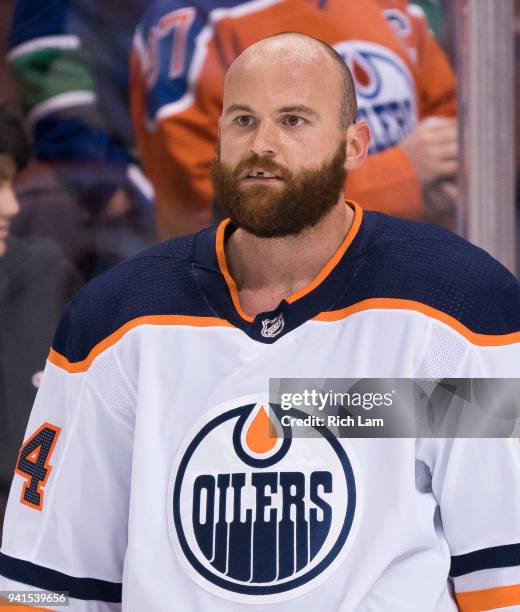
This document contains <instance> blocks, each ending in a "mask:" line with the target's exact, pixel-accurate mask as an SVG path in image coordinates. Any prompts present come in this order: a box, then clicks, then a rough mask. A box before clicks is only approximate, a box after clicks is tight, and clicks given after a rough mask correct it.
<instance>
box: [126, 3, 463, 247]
mask: <svg viewBox="0 0 520 612" xmlns="http://www.w3.org/2000/svg"><path fill="white" fill-rule="evenodd" d="M284 31H298V32H304V33H306V34H310V35H312V36H316V37H318V38H320V39H322V40H324V41H326V42H327V43H329V44H330V45H333V46H334V48H335V49H336V51H338V53H340V55H341V56H342V57H343V59H344V60H345V62H346V63H347V64H348V66H349V67H350V68H351V70H352V72H353V75H354V79H355V82H356V88H357V96H358V119H360V120H364V121H367V122H368V123H369V125H370V128H371V130H372V141H371V144H370V149H369V153H370V157H369V158H368V160H367V162H366V163H365V164H363V166H362V167H361V168H359V169H356V170H355V171H353V172H351V173H350V174H349V178H348V185H347V187H346V188H347V191H348V193H349V194H350V195H351V197H352V198H353V199H355V200H357V201H359V202H361V204H362V206H363V208H365V209H370V210H378V211H382V212H385V213H387V214H392V215H397V216H402V217H406V218H410V219H424V218H429V219H430V218H431V219H434V220H435V221H440V220H441V214H442V213H444V212H446V211H450V210H453V208H452V207H453V203H454V202H455V199H456V193H455V189H454V182H453V179H454V177H455V174H456V170H457V128H456V122H455V119H454V115H455V81H454V77H453V73H452V70H451V68H450V66H449V64H448V62H447V60H446V57H445V55H444V53H443V52H442V50H441V49H440V48H439V46H438V45H437V43H436V41H435V39H434V37H433V35H432V33H431V32H430V31H429V29H428V25H427V22H426V19H425V18H424V15H423V13H422V11H421V10H420V9H419V8H418V7H417V6H415V5H413V4H411V3H409V2H408V0H327V1H321V0H320V1H317V0H316V1H312V2H311V1H305V0H266V1H253V2H243V1H238V0H225V1H224V2H215V1H214V0H201V1H197V2H186V1H184V0H155V2H153V3H152V4H151V6H150V8H149V10H148V11H147V12H146V13H145V15H144V17H143V19H142V20H141V23H140V25H139V27H138V29H137V33H136V37H135V42H134V57H133V62H132V69H131V84H132V94H131V104H132V115H133V121H134V127H135V132H136V138H137V143H138V147H139V152H140V157H141V160H142V163H143V167H144V170H145V172H146V174H147V175H148V177H149V178H150V180H151V182H152V183H153V185H154V188H155V192H156V218H157V231H158V233H159V236H161V237H162V238H170V237H171V236H172V235H183V234H187V233H191V232H193V231H197V230H199V229H202V228H203V227H207V226H208V225H210V224H211V223H212V220H213V219H215V218H218V217H219V215H220V211H218V210H215V206H214V192H213V189H212V185H211V180H210V169H211V161H212V159H213V154H214V150H215V143H216V139H217V133H216V125H217V118H218V116H219V114H220V108H221V105H222V87H223V82H224V74H225V72H226V70H227V68H228V67H229V65H230V64H231V62H232V61H233V60H234V59H235V58H236V57H237V55H239V54H240V53H241V51H243V50H244V49H245V48H246V47H248V46H249V45H251V44H253V43H254V42H256V41H258V40H260V39H262V38H264V37H266V36H270V35H272V34H275V33H277V32H284ZM396 194H399V196H398V197H397V195H396ZM423 194H424V197H423Z"/></svg>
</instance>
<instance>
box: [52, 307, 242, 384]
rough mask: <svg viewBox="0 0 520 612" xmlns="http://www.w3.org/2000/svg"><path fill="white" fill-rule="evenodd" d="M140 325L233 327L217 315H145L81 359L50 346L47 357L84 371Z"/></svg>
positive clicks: (77, 370)
mask: <svg viewBox="0 0 520 612" xmlns="http://www.w3.org/2000/svg"><path fill="white" fill-rule="evenodd" d="M141 325H189V326H191V327H233V325H231V323H229V322H228V321H225V320H224V319H218V318H217V317H194V316H188V315H147V316H144V317H138V318H137V319H132V320H131V321H128V323H125V324H124V325H123V326H121V327H120V328H119V329H117V330H116V331H115V332H114V333H112V334H110V336H107V337H106V338H105V339H104V340H102V341H101V342H99V343H98V344H96V346H95V347H94V348H93V349H92V350H91V351H90V353H89V354H88V355H87V357H85V359H82V360H81V361H75V362H70V361H69V360H68V359H67V358H66V357H64V356H63V355H60V353H58V352H57V351H55V350H54V349H52V348H51V350H50V351H49V355H48V357H47V359H48V360H49V361H50V362H51V363H53V364H54V365H55V366H58V367H59V368H61V369H63V370H66V371H67V372H70V373H77V372H85V371H86V370H88V369H89V367H90V365H91V364H92V362H93V361H94V359H95V358H96V357H97V356H98V355H100V354H101V353H103V352H104V351H106V350H107V349H108V348H110V347H111V346H112V345H114V344H116V342H118V341H119V340H121V338H122V337H123V336H124V335H125V334H126V333H127V332H129V331H130V330H131V329H134V328H135V327H139V326H141Z"/></svg>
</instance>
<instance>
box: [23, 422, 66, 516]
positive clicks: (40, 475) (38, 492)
mask: <svg viewBox="0 0 520 612" xmlns="http://www.w3.org/2000/svg"><path fill="white" fill-rule="evenodd" d="M60 431H61V428H60V427H57V426H56V425H51V424H50V423H44V424H43V425H42V426H41V427H40V428H39V429H38V430H37V431H35V432H34V434H33V435H32V436H31V437H30V438H29V439H28V440H27V442H24V444H23V446H22V448H21V449H20V455H19V456H18V462H17V464H16V469H15V472H16V473H17V474H19V475H20V476H21V477H22V478H23V479H24V480H25V483H24V485H23V490H22V496H21V498H20V502H21V503H22V504H24V505H26V506H29V508H33V509H35V510H42V508H43V489H44V487H45V484H46V483H47V480H48V479H49V475H50V473H51V469H52V468H51V466H50V465H49V460H50V458H51V455H52V453H53V451H54V447H55V446H56V442H57V441H58V437H59V435H60Z"/></svg>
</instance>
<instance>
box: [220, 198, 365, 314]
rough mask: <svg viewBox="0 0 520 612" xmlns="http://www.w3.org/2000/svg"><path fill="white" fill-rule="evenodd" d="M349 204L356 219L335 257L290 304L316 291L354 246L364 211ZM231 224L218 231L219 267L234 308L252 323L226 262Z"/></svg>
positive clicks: (354, 203)
mask: <svg viewBox="0 0 520 612" xmlns="http://www.w3.org/2000/svg"><path fill="white" fill-rule="evenodd" d="M347 204H349V205H350V207H351V208H353V210H354V219H353V220H352V225H351V226H350V228H349V230H348V232H347V235H346V236H345V238H344V240H343V242H342V243H341V244H340V246H339V247H338V249H337V250H336V252H335V253H334V255H333V256H332V257H331V258H330V259H329V261H328V262H327V263H326V264H325V266H323V268H322V269H321V271H320V272H319V274H318V276H316V278H314V280H312V281H311V282H310V283H309V284H308V285H306V286H305V287H303V289H300V290H299V291H296V293H293V294H292V295H290V296H289V297H287V298H285V299H286V301H287V302H288V303H289V304H292V303H293V302H296V300H299V299H300V298H302V297H303V296H305V295H307V294H308V293H310V292H311V291H313V290H314V289H316V287H318V286H319V285H320V284H321V283H322V282H323V281H324V280H325V279H326V278H327V276H328V275H329V274H330V273H331V272H332V270H333V269H334V268H335V266H337V264H338V262H339V261H340V259H341V258H342V257H343V255H344V254H345V252H346V251H347V249H348V247H349V246H350V245H351V244H352V241H353V240H354V238H355V237H356V235H357V233H358V231H359V228H360V227H361V221H362V218H363V209H362V208H361V206H360V205H359V204H357V203H356V202H352V201H350V200H347ZM229 223H230V220H229V219H226V220H225V221H222V223H221V224H220V225H219V227H218V230H217V235H216V240H215V242H216V250H217V259H218V265H219V267H220V271H221V272H222V276H223V277H224V278H225V279H226V283H227V286H228V289H229V292H230V294H231V300H232V301H233V306H234V307H235V310H236V311H237V312H238V314H239V315H240V316H241V317H242V319H244V320H245V321H248V322H249V323H252V322H253V321H254V320H255V319H254V317H252V316H250V315H248V314H247V313H245V312H244V311H243V310H242V306H241V305H240V299H239V297H238V288H237V285H236V283H235V281H234V280H233V277H232V276H231V274H230V273H229V268H228V265H227V262H226V255H225V252H224V234H225V232H226V227H227V226H228V225H229Z"/></svg>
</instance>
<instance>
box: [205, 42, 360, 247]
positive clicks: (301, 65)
mask: <svg viewBox="0 0 520 612" xmlns="http://www.w3.org/2000/svg"><path fill="white" fill-rule="evenodd" d="M355 115H356V97H355V91H354V83H353V80H352V76H351V74H350V72H349V70H348V68H347V66H346V65H345V63H344V62H343V60H342V59H341V57H340V56H339V55H338V54H337V53H336V51H334V49H332V47H329V46H328V45H326V44H325V43H323V42H322V41H320V40H317V39H315V38H312V37H310V36H307V35H305V34H299V33H293V32H288V33H284V34H277V35H276V36H272V37H270V38H266V39H264V40H262V41H260V42H258V43H256V44H254V45H252V46H251V47H249V48H248V49H246V50H245V51H244V52H243V53H242V54H241V55H240V56H239V57H238V58H237V59H236V60H235V62H233V64H232V65H231V67H230V69H229V71H228V73H227V75H226V81H225V86H224V101H223V111H222V116H221V118H220V122H219V146H218V158H217V161H216V162H215V166H214V169H213V183H214V188H215V194H216V196H217V199H218V200H219V203H220V204H221V206H222V208H223V209H224V211H225V212H227V213H228V214H229V216H230V217H231V218H232V219H233V221H234V222H235V224H236V225H238V226H240V227H243V228H244V229H245V230H247V231H249V232H251V233H252V234H255V235H257V236H261V237H275V236H287V235H294V234H298V233H300V232H301V231H302V230H303V229H305V228H307V227H312V226H313V225H315V224H316V223H317V222H318V221H319V220H320V219H321V218H322V217H323V216H324V215H325V214H326V213H327V212H329V211H330V210H331V209H332V208H333V207H334V206H335V205H336V204H338V203H339V202H341V201H342V199H343V188H344V182H345V176H346V172H347V169H352V168H356V167H358V166H359V165H361V164H362V163H363V161H364V158H365V157H366V153H367V148H368V141H369V133H368V127H367V126H366V124H362V123H360V124H356V123H354V120H355ZM262 172H263V175H262V174H261V173H262Z"/></svg>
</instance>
